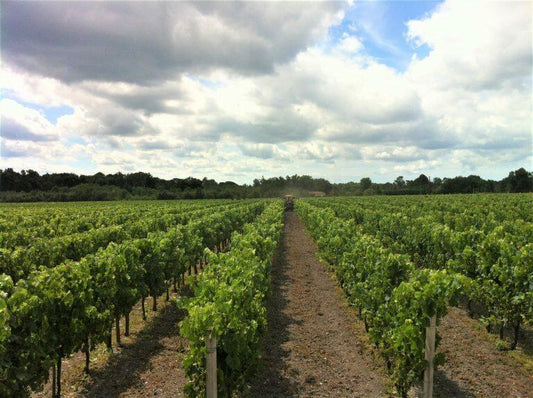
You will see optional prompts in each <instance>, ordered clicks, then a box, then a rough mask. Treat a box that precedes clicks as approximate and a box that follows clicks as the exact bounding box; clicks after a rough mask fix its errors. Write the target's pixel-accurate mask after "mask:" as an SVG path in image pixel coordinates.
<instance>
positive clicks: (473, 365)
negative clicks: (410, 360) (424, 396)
mask: <svg viewBox="0 0 533 398" xmlns="http://www.w3.org/2000/svg"><path fill="white" fill-rule="evenodd" d="M438 332H439V334H440V335H441V338H442V340H441V343H440V345H439V347H438V351H440V352H443V353H444V354H445V355H446V363H445V364H444V365H443V366H442V367H439V368H438V371H437V372H436V374H435V385H434V392H435V394H434V396H435V397H439V398H440V397H442V398H444V397H458V398H459V397H460V398H470V397H480V398H481V397H483V398H485V397H486V398H488V397H491V398H492V397H494V398H496V397H505V398H511V397H513V398H525V397H529V398H531V397H533V374H532V373H529V372H528V371H527V370H526V367H525V366H524V365H523V364H522V363H521V361H520V358H517V356H518V357H522V358H523V357H528V356H529V358H531V354H532V352H528V350H529V349H530V347H529V346H528V345H527V342H528V341H529V338H530V337H531V336H528V335H527V334H526V333H527V330H526V331H524V333H523V338H522V340H521V343H520V344H519V346H518V348H517V350H516V351H500V350H498V348H497V341H498V338H497V337H496V336H495V335H489V334H488V333H487V332H486V330H485V328H484V327H483V326H482V325H481V324H480V322H479V321H478V320H475V319H472V318H469V317H468V315H467V314H466V312H465V311H464V310H462V309H459V308H451V307H450V308H449V309H448V315H446V316H445V317H444V318H443V319H442V324H441V325H439V326H438ZM517 359H518V360H517Z"/></svg>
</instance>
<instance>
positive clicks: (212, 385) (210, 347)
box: [205, 332, 217, 398]
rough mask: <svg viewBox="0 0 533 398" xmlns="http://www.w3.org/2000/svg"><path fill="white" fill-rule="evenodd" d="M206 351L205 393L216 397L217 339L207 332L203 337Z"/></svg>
mask: <svg viewBox="0 0 533 398" xmlns="http://www.w3.org/2000/svg"><path fill="white" fill-rule="evenodd" d="M205 345H206V353H207V358H206V362H207V364H206V365H207V366H206V368H207V380H206V395H207V398H217V339H216V337H215V336H213V335H212V332H208V333H207V335H206V339H205Z"/></svg>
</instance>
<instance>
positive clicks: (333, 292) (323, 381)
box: [250, 212, 388, 397]
mask: <svg viewBox="0 0 533 398" xmlns="http://www.w3.org/2000/svg"><path fill="white" fill-rule="evenodd" d="M282 239H283V242H282V248H281V250H280V253H279V255H278V256H277V259H276V261H275V263H274V266H273V270H272V297H271V298H270V301H269V307H268V316H269V333H268V335H267V337H266V342H265V345H266V346H265V352H266V354H265V358H264V361H263V362H264V369H263V371H262V372H261V374H260V375H259V376H258V377H257V378H256V380H255V381H254V383H253V385H252V386H251V391H250V396H251V397H310V396H314V397H381V396H388V394H387V393H386V392H387V391H388V381H387V378H386V376H384V371H383V370H382V369H381V368H380V366H379V365H376V361H375V359H374V358H373V357H372V355H371V353H370V350H369V348H368V347H369V344H368V338H367V336H366V334H365V333H364V331H363V330H362V329H361V328H360V327H359V326H357V324H358V322H356V321H355V319H356V314H355V312H354V311H353V309H351V308H350V307H349V306H347V304H346V300H345V299H344V295H343V293H342V291H341V289H340V288H339V287H338V285H337V284H336V282H335V281H334V280H333V279H332V278H331V274H330V272H328V271H327V270H326V269H325V267H324V265H323V264H321V263H320V262H318V260H317V259H316V257H315V253H316V245H315V244H314V242H313V241H312V240H311V238H310V237H309V236H307V235H306V234H305V230H304V226H303V224H302V223H301V221H300V220H299V218H298V217H297V215H296V213H293V212H288V213H286V219H285V228H284V234H283V238H282Z"/></svg>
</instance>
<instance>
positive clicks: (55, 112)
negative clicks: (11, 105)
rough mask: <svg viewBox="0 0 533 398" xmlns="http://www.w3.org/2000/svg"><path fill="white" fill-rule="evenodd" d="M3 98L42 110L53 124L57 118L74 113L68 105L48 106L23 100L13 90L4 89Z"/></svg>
mask: <svg viewBox="0 0 533 398" xmlns="http://www.w3.org/2000/svg"><path fill="white" fill-rule="evenodd" d="M2 98H9V99H12V100H13V101H17V102H18V103H19V104H20V105H23V106H25V107H26V108H31V109H35V110H37V111H39V112H41V113H42V114H43V115H44V117H46V119H47V120H48V121H49V122H50V123H52V124H56V123H57V119H59V118H60V117H61V116H65V115H72V114H73V113H74V109H73V108H72V107H70V106H67V105H62V106H50V107H47V106H42V105H38V104H34V103H32V102H27V101H23V100H21V99H20V98H18V97H17V96H16V95H13V94H12V92H11V90H2Z"/></svg>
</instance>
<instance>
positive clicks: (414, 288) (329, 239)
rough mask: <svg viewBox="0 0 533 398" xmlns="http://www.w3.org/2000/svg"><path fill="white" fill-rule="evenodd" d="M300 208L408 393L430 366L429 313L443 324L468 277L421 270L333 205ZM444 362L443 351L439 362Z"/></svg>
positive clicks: (398, 383) (393, 375)
mask: <svg viewBox="0 0 533 398" xmlns="http://www.w3.org/2000/svg"><path fill="white" fill-rule="evenodd" d="M296 210H297V212H298V214H299V215H300V217H301V218H302V220H303V221H304V223H305V224H306V225H307V228H308V230H309V232H310V233H311V235H312V236H313V237H314V239H315V241H316V242H317V244H318V247H319V251H320V254H321V255H322V257H323V258H324V260H325V261H327V262H328V263H329V264H330V265H331V266H332V267H333V269H334V271H335V273H336V275H337V277H338V279H339V281H340V283H341V285H342V287H343V289H344V290H345V292H346V293H347V295H348V297H349V299H350V301H351V302H352V303H353V305H355V306H356V307H358V308H359V310H360V315H361V317H362V318H363V319H364V321H365V326H366V328H367V330H368V332H369V333H370V336H371V340H372V342H373V344H374V345H375V346H378V347H380V352H381V353H382V355H383V356H384V358H385V359H386V361H387V365H388V369H389V372H390V376H391V378H392V380H393V382H394V385H395V386H396V388H397V390H398V392H399V394H400V395H401V396H402V397H406V396H407V393H408V391H409V389H410V388H411V386H412V385H413V384H414V383H416V382H417V381H419V380H420V379H421V378H422V375H423V371H424V369H425V368H426V365H427V362H426V360H425V358H424V354H425V352H424V351H425V331H426V327H427V326H428V324H429V319H430V317H432V316H434V315H436V317H437V322H438V320H439V319H440V318H441V317H442V316H444V315H445V314H446V311H447V305H448V303H449V302H450V301H452V302H453V301H454V300H455V299H456V298H457V296H458V292H459V291H460V290H461V289H463V288H464V287H465V285H467V284H468V280H467V278H464V277H462V276H461V275H460V274H455V273H448V272H446V271H437V270H427V269H422V270H419V269H417V268H416V267H415V265H414V264H413V263H412V262H411V261H410V259H409V256H407V255H404V254H397V253H394V252H392V251H391V250H389V249H388V248H386V247H384V246H383V245H382V244H381V242H380V241H379V240H378V239H376V238H375V237H373V236H370V235H365V234H361V232H360V231H359V230H358V227H357V226H356V224H355V223H354V222H353V221H351V220H344V219H341V218H338V217H337V216H336V215H335V214H334V212H333V211H332V210H331V209H320V208H317V207H315V206H312V205H310V204H308V203H305V202H303V201H301V200H300V201H298V202H297V204H296ZM437 341H438V339H437ZM442 360H443V358H442V356H440V355H438V356H437V357H436V358H435V364H439V363H441V362H442Z"/></svg>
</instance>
